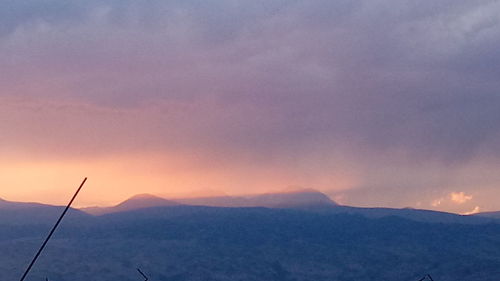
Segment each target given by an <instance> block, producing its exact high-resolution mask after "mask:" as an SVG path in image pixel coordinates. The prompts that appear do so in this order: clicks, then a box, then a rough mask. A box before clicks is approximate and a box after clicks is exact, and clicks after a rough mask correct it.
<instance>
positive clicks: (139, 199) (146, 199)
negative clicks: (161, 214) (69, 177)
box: [81, 194, 179, 215]
mask: <svg viewBox="0 0 500 281" xmlns="http://www.w3.org/2000/svg"><path fill="white" fill-rule="evenodd" d="M176 205H179V203H178V202H175V201H171V200H167V199H164V198H161V197H158V196H154V195H151V194H138V195H135V196H133V197H131V198H129V199H127V200H125V201H123V202H122V203H120V204H118V205H116V206H113V207H90V208H82V209H81V210H82V211H84V212H86V213H88V214H92V215H103V214H109V213H118V212H127V211H132V210H137V209H143V208H151V207H164V206H176Z"/></svg>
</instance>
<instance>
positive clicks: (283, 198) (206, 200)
mask: <svg viewBox="0 0 500 281" xmlns="http://www.w3.org/2000/svg"><path fill="white" fill-rule="evenodd" d="M176 201H177V202H180V203H183V204H186V205H200V206H212V207H267V208H294V207H305V206H330V207H331V206H336V205H337V204H336V203H335V202H334V201H332V200H331V199H330V198H329V197H328V196H326V195H325V194H323V193H321V192H319V191H316V190H312V189H309V190H300V191H293V192H286V193H266V194H259V195H249V196H220V197H200V198H184V199H177V200H176Z"/></svg>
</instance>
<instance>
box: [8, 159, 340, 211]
mask: <svg viewBox="0 0 500 281" xmlns="http://www.w3.org/2000/svg"><path fill="white" fill-rule="evenodd" d="M0 170H1V171H2V172H1V173H2V174H1V175H0V186H1V189H0V198H3V199H5V200H9V201H20V202H41V203H46V204H54V205H64V204H66V203H67V200H69V198H70V196H71V194H72V192H74V189H75V188H76V186H77V185H78V184H79V182H80V180H81V179H82V178H83V177H88V178H89V179H88V181H87V184H86V186H85V188H84V190H83V192H81V194H80V196H79V198H78V199H77V201H75V203H74V206H75V207H89V206H111V205H115V204H117V203H119V202H121V201H123V200H125V199H127V198H129V197H131V196H133V195H136V194H140V193H151V194H155V195H159V196H162V197H166V198H181V197H195V196H220V195H242V194H255V193H265V192H277V191H283V190H284V189H286V187H287V186H290V185H291V184H290V182H292V184H293V183H294V182H297V180H298V179H296V178H293V177H292V176H290V175H287V174H286V173H285V172H280V171H279V170H271V169H266V168H262V169H260V170H255V171H248V169H243V168H240V169H238V168H237V167H235V168H233V169H232V170H228V169H221V168H215V167H209V166H203V165H200V164H199V163H198V164H193V163H190V161H186V160H180V159H179V157H173V158H172V159H167V158H166V157H165V158H161V157H155V156H153V155H142V156H137V155H129V156H126V157H125V156H115V157H108V158H97V159H87V160H76V159H74V160H64V161H50V162H44V161H39V160H36V161H35V160H31V161H28V160H26V161H10V162H9V161H5V160H4V161H0ZM348 183H350V181H348V180H343V181H337V185H338V186H340V185H342V186H345V185H346V184H348ZM317 184H318V185H321V184H325V186H328V187H331V186H330V185H329V184H330V183H329V181H325V182H323V183H321V182H319V181H318V182H317ZM338 186H337V187H338ZM311 187H314V188H317V186H311ZM332 189H333V188H332Z"/></svg>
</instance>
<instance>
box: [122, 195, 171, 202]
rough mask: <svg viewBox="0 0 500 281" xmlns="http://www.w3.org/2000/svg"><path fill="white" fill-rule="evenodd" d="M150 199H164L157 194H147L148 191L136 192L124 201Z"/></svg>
mask: <svg viewBox="0 0 500 281" xmlns="http://www.w3.org/2000/svg"><path fill="white" fill-rule="evenodd" d="M150 199H164V198H161V197H159V196H156V195H153V194H149V193H141V194H136V195H134V196H132V197H130V198H129V199H127V200H125V201H128V200H150ZM164 200H165V199H164Z"/></svg>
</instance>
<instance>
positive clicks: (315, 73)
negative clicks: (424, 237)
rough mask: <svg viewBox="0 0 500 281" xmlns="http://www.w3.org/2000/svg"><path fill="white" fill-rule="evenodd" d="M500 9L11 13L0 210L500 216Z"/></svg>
mask: <svg viewBox="0 0 500 281" xmlns="http://www.w3.org/2000/svg"><path fill="white" fill-rule="evenodd" d="M499 46H500V2H498V1H494V0H492V1H465V0H464V1H461V0H442V1H414V0H411V1H410V0H408V1H406V0H392V1H386V0H365V1H357V0H337V1H331V0H318V1H315V0H311V1H309V0H308V1H295V0H252V1H244V0H220V1H215V0H214V1H210V0H173V1H164V0H152V1H132V0H99V1H97V0H75V1H67V0H46V1H8V0H0V197H1V198H3V199H6V200H13V201H37V202H44V203H51V204H64V203H65V202H66V201H67V200H68V198H69V196H70V195H71V193H72V192H73V191H74V189H75V188H76V187H77V185H78V184H79V182H80V181H81V179H82V178H83V177H84V176H87V177H89V181H88V183H87V186H86V189H85V191H84V192H82V194H81V197H80V198H79V200H78V202H77V204H76V205H77V206H92V205H110V204H114V203H117V202H119V201H122V200H123V199H126V198H127V197H129V196H132V195H134V194H138V193H153V194H157V195H161V196H176V197H179V196H180V197H182V196H195V195H221V194H228V195H237V194H252V193H261V192H274V191H281V190H291V189H294V188H314V189H317V190H320V191H322V192H325V193H326V194H328V195H329V196H331V198H332V199H334V200H336V201H337V202H339V203H341V204H347V205H354V206H386V207H414V208H425V209H433V210H444V211H451V212H457V213H468V212H477V211H491V210H500V201H499V200H498V198H499V196H500V91H499V89H500V79H499V77H500V52H499V51H498V48H499Z"/></svg>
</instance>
